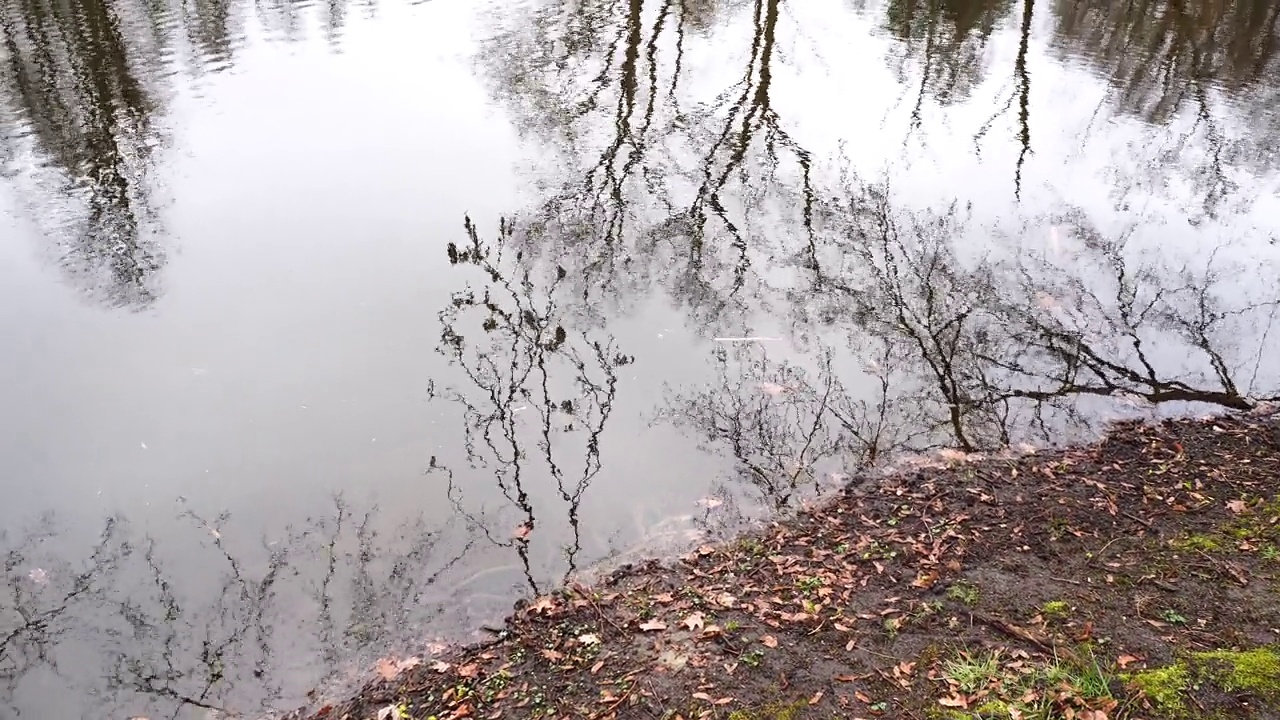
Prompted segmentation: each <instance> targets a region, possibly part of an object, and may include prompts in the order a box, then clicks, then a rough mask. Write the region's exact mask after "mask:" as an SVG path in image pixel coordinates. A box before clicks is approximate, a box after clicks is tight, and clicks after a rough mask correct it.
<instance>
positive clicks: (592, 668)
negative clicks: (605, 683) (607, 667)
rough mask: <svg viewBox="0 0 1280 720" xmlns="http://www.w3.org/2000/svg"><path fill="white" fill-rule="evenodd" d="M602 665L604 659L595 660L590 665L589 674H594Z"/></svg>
mask: <svg viewBox="0 0 1280 720" xmlns="http://www.w3.org/2000/svg"><path fill="white" fill-rule="evenodd" d="M602 667H604V661H603V660H597V661H596V664H595V665H592V666H591V674H592V675H595V674H596V673H598V672H600V668H602Z"/></svg>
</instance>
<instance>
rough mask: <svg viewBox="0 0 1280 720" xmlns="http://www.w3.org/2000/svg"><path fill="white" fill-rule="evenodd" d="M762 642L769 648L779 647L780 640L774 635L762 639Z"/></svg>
mask: <svg viewBox="0 0 1280 720" xmlns="http://www.w3.org/2000/svg"><path fill="white" fill-rule="evenodd" d="M760 642H762V643H764V646H765V647H768V648H776V647H778V638H776V637H774V636H772V635H765V636H764V637H762V638H760Z"/></svg>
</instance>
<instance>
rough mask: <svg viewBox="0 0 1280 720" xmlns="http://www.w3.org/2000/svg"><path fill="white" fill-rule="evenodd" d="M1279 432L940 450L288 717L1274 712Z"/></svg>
mask: <svg viewBox="0 0 1280 720" xmlns="http://www.w3.org/2000/svg"><path fill="white" fill-rule="evenodd" d="M1278 572H1280V419H1277V417H1276V416H1274V415H1266V414H1263V413H1254V414H1252V415H1239V416H1230V417H1218V418H1214V419H1201V420H1179V421H1169V422H1165V423H1163V424H1160V425H1154V426H1152V425H1140V424H1125V425H1120V426H1117V427H1115V428H1113V430H1112V432H1111V433H1110V434H1109V435H1108V437H1107V438H1105V439H1104V440H1102V441H1100V442H1098V443H1097V444H1094V445H1090V446H1085V447H1078V448H1072V449H1066V450H1061V451H1041V452H1038V453H1032V454H1012V453H1011V454H1008V455H1006V456H988V457H978V456H974V455H969V456H965V455H961V454H959V453H950V454H944V455H943V456H942V457H940V458H939V459H938V460H937V461H936V462H932V463H928V464H926V465H924V466H922V467H917V468H915V469H913V470H910V471H906V472H902V473H898V474H895V475H892V476H886V477H877V478H874V479H863V480H861V481H855V482H854V483H852V484H851V485H850V486H849V487H848V488H847V489H846V490H845V491H844V492H843V493H842V494H840V495H838V496H836V497H834V498H831V499H829V500H827V501H825V502H824V503H823V504H821V505H819V506H816V507H811V508H807V509H805V510H803V511H801V512H799V513H797V514H796V515H795V516H793V517H789V518H785V519H781V520H779V521H777V522H776V523H774V524H772V525H771V526H770V527H768V528H765V529H763V530H761V531H759V532H755V533H752V534H748V535H744V536H741V537H738V538H736V539H734V540H732V541H730V542H727V543H723V544H718V545H708V546H704V547H700V548H698V549H696V550H695V551H694V552H692V553H690V554H689V555H686V556H684V557H682V558H680V559H678V560H674V561H671V562H668V563H659V562H650V563H646V564H642V565H638V566H629V567H624V568H622V569H620V570H618V571H616V572H614V573H613V574H611V575H610V576H608V577H606V578H602V579H601V580H600V581H599V582H598V583H597V584H595V585H594V586H593V587H583V586H581V585H573V586H570V587H567V588H564V589H563V590H562V591H560V592H558V593H556V594H554V595H551V596H547V597H540V598H535V599H533V600H531V601H527V602H522V603H519V604H518V605H517V606H516V609H515V612H514V613H513V614H512V615H511V616H510V618H509V619H508V620H507V625H506V631H505V633H504V634H503V635H502V636H501V637H500V638H498V639H496V640H494V641H493V642H490V643H487V644H484V645H478V646H472V647H467V648H452V649H449V650H446V651H444V652H442V653H441V654H440V655H439V656H437V657H431V658H407V659H395V658H388V659H384V660H383V661H380V662H379V664H378V667H377V668H376V669H375V671H374V672H372V673H371V675H372V677H373V679H372V680H371V681H370V682H369V683H368V684H367V685H366V686H365V687H364V689H363V690H362V691H361V692H360V693H359V694H358V695H357V696H355V697H352V698H349V699H346V700H343V701H340V702H339V701H333V702H328V701H325V700H323V699H317V701H316V704H315V705H313V706H312V707H310V708H307V709H305V710H300V711H298V712H296V713H294V714H293V715H292V716H291V717H292V718H294V719H295V720H302V719H304V718H305V719H306V720H366V719H370V720H372V719H375V718H376V719H378V720H386V719H387V718H413V720H426V719H427V718H436V720H445V719H446V718H449V719H457V718H599V719H602V720H603V719H606V718H667V719H675V718H688V719H691V718H727V719H730V720H749V719H755V718H761V719H765V718H778V719H787V720H796V719H799V718H833V717H835V718H877V717H880V718H913V719H917V720H923V719H930V720H960V719H962V718H975V719H982V720H988V719H994V718H1009V719H1011V720H1019V719H1025V720H1031V719H1036V720H1040V719H1048V718H1064V719H1066V720H1076V719H1079V720H1104V719H1112V718H1215V717H1220V718H1280V654H1277V653H1276V652H1275V651H1273V644H1275V643H1277V642H1278V637H1280V635H1278V633H1280V630H1278V628H1280V595H1277V589H1278V586H1277V573H1278Z"/></svg>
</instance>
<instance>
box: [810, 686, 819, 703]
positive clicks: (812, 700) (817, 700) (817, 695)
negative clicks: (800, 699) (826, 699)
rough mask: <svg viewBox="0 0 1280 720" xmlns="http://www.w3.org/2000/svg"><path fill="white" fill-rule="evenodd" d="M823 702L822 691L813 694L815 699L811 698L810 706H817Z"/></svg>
mask: <svg viewBox="0 0 1280 720" xmlns="http://www.w3.org/2000/svg"><path fill="white" fill-rule="evenodd" d="M821 700H822V691H821V690H819V691H818V692H816V693H814V694H813V697H811V698H809V704H810V705H817V704H818V703H819V702H821Z"/></svg>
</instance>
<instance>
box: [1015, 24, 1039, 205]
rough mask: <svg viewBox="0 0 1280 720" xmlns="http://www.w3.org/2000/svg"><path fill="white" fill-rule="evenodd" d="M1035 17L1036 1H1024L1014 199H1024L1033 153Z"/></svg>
mask: <svg viewBox="0 0 1280 720" xmlns="http://www.w3.org/2000/svg"><path fill="white" fill-rule="evenodd" d="M1034 16H1035V0H1023V4H1022V33H1021V39H1020V41H1019V43H1018V59H1017V60H1015V61H1014V64H1013V72H1014V75H1015V76H1016V77H1017V82H1018V140H1019V142H1020V143H1021V145H1022V149H1021V151H1020V152H1019V153H1018V167H1017V170H1015V171H1014V175H1013V188H1014V190H1013V192H1014V197H1016V198H1018V199H1021V198H1022V165H1023V163H1024V162H1026V159H1027V154H1028V153H1030V152H1031V75H1030V74H1029V73H1028V72H1027V48H1028V47H1029V46H1030V44H1031V19H1032V17H1034Z"/></svg>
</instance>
